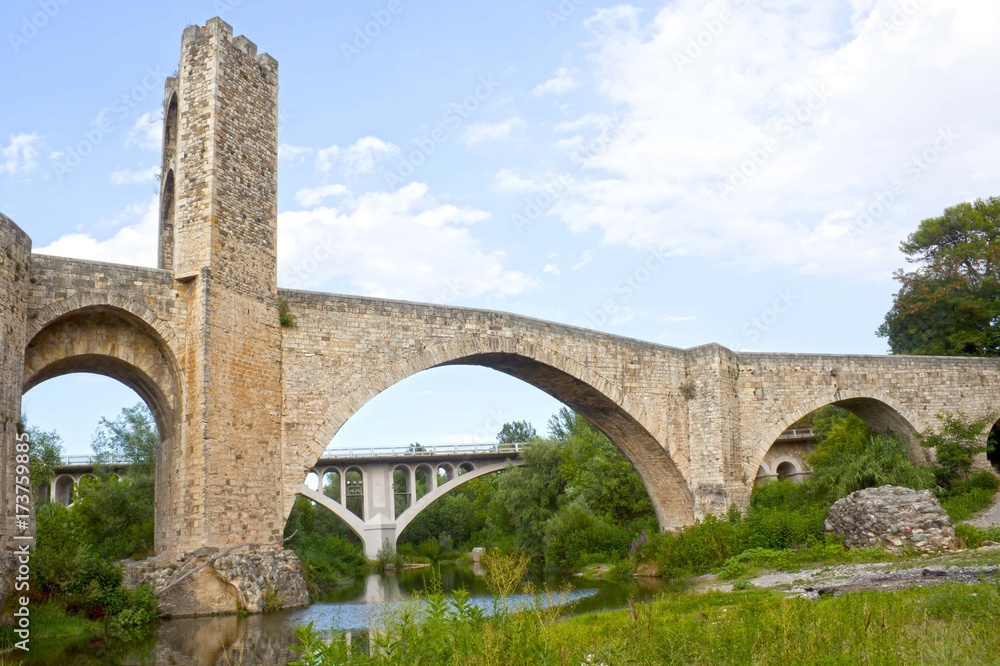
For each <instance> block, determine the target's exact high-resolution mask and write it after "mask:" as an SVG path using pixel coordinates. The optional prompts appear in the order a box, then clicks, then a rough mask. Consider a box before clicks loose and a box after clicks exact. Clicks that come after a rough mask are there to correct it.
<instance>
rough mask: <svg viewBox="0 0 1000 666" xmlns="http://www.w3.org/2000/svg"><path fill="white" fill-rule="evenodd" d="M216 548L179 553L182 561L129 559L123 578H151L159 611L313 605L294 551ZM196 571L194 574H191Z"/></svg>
mask: <svg viewBox="0 0 1000 666" xmlns="http://www.w3.org/2000/svg"><path fill="white" fill-rule="evenodd" d="M211 551H212V552H211V553H210V552H207V551H205V550H201V551H195V552H191V553H187V554H186V555H185V556H184V557H182V558H179V560H180V561H181V562H182V564H181V565H180V566H178V565H177V564H176V563H172V562H170V563H164V562H159V561H157V560H156V559H155V558H151V559H150V560H143V561H135V562H127V563H126V562H123V563H122V564H124V565H125V569H124V574H125V575H124V580H123V583H124V584H125V585H127V586H129V587H135V586H137V585H140V584H142V583H150V584H151V585H152V586H153V589H155V590H156V593H157V604H158V608H157V610H158V612H159V613H160V614H161V615H169V616H171V617H194V616H201V615H218V614H228V613H237V612H240V611H245V612H247V613H262V612H266V611H270V610H277V609H279V608H294V607H297V606H307V605H309V591H308V589H307V588H306V582H305V579H304V578H303V577H302V566H301V564H300V562H299V558H298V556H296V554H295V552H294V551H291V550H281V549H275V548H267V549H262V550H254V551H250V552H233V553H229V554H226V555H221V556H220V555H219V554H218V552H217V551H216V550H215V549H211ZM202 565H204V566H202ZM199 567H201V568H200V569H199ZM195 570H197V571H195ZM192 571H194V572H195V573H194V574H193V575H191V576H188V577H185V576H186V574H187V573H188V572H192ZM171 584H173V586H172V587H170V588H169V589H166V588H167V586H169V585H171Z"/></svg>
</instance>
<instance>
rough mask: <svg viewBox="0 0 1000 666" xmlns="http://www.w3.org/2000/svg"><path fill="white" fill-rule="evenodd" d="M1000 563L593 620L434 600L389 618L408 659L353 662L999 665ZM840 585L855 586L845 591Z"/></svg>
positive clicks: (319, 660)
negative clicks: (491, 611) (417, 612)
mask: <svg viewBox="0 0 1000 666" xmlns="http://www.w3.org/2000/svg"><path fill="white" fill-rule="evenodd" d="M998 561H1000V549H995V548H989V549H983V550H979V551H967V552H964V553H952V554H948V555H944V556H940V557H929V558H913V559H907V560H900V561H896V562H889V563H875V564H853V565H840V564H838V565H831V566H828V567H822V568H819V569H805V570H802V571H799V572H794V573H791V572H764V571H761V572H758V573H757V574H756V575H755V576H754V577H753V578H750V579H743V581H737V584H736V587H737V588H739V587H741V586H740V585H739V583H740V582H742V583H743V585H744V586H746V587H749V585H753V584H754V581H756V582H757V583H759V584H760V585H762V586H763V585H765V584H766V585H768V587H767V589H762V588H757V589H736V590H735V591H734V590H732V588H731V587H730V588H728V590H725V589H712V588H711V586H706V585H704V584H703V583H704V581H694V584H695V586H694V588H693V589H690V590H689V591H686V592H681V593H670V594H663V595H660V596H658V597H656V598H655V599H653V600H650V601H648V602H646V603H633V602H631V601H629V602H627V603H626V605H625V607H624V608H619V609H615V610H606V611H603V612H590V613H581V614H572V613H571V612H570V613H568V612H566V611H563V612H562V613H554V612H552V611H551V609H550V608H547V607H545V606H544V604H542V603H536V605H535V606H531V605H529V606H528V607H527V610H526V611H523V612H513V610H515V609H516V610H521V609H523V608H524V606H523V605H514V604H511V606H510V608H511V610H510V611H509V612H504V611H503V610H501V612H500V613H498V614H496V615H494V616H492V617H489V618H483V617H478V616H476V615H475V614H473V613H469V612H467V611H466V610H464V609H465V608H466V606H465V603H464V602H463V598H462V596H461V595H456V596H453V597H451V598H446V597H441V598H440V599H439V600H438V601H437V602H435V603H437V606H435V607H436V608H439V609H440V610H439V611H437V612H436V613H431V614H429V615H426V616H424V617H423V618H422V619H421V620H420V622H417V621H416V620H415V619H414V618H413V617H410V616H406V615H400V616H398V617H397V616H394V615H392V614H391V613H390V614H389V615H388V617H387V618H385V619H386V621H385V623H384V624H382V625H379V627H378V628H377V629H376V631H375V634H374V635H375V636H377V637H378V640H379V646H380V648H381V649H387V650H391V652H392V653H393V654H395V655H404V656H405V659H404V660H402V661H391V660H388V661H387V660H384V659H379V658H377V657H376V658H372V659H370V660H369V659H368V658H367V657H364V656H363V655H361V656H357V657H356V658H355V660H354V661H352V662H351V663H358V664H368V663H371V664H383V663H385V664H388V663H413V664H419V663H428V664H430V663H434V664H506V665H510V666H513V665H515V664H573V665H574V666H575V665H576V664H608V665H610V664H620V663H628V664H651V665H652V664H665V663H697V664H747V663H760V664H789V663H809V664H857V663H872V664H897V663H904V664H905V663H921V664H949V665H954V664H986V663H996V659H997V655H1000V632H997V631H996V627H997V626H998V624H1000V583H998V582H997V568H998V567H997V562H998ZM768 576H771V577H772V578H770V579H768ZM789 579H790V580H789ZM835 580H839V581H841V582H842V583H843V585H841V586H840V587H839V588H838V587H837V586H836V585H834V584H832V583H833V582H834V581H835ZM821 581H823V582H825V584H826V587H825V588H822V589H823V592H822V593H820V590H818V589H815V588H814V589H813V591H814V592H816V594H808V593H798V592H797V591H796V590H794V589H792V588H793V587H795V586H800V587H801V588H802V589H801V590H800V592H808V591H807V590H806V589H805V588H806V587H810V582H811V583H819V582H821ZM954 581H963V582H954ZM887 583H888V584H887ZM720 584H722V585H729V586H732V585H733V583H732V582H724V583H720ZM900 588H901V589H900ZM886 590H888V591H886ZM543 598H544V595H541V596H539V597H536V601H538V602H540V601H541V600H542V599H543ZM499 603H500V605H501V607H503V605H504V604H503V602H502V601H501V602H499ZM432 605H433V604H432ZM299 635H300V638H302V640H303V643H304V644H305V645H306V646H307V647H306V649H307V655H309V656H310V658H314V659H315V661H308V660H307V663H315V664H335V663H342V660H343V657H344V655H345V654H347V653H346V652H345V650H348V649H349V648H347V646H346V645H345V644H344V641H343V640H342V639H341V638H339V637H335V638H334V639H333V641H332V644H331V645H327V644H326V643H325V639H321V637H320V635H319V633H318V632H302V631H300V632H299ZM338 660H339V661H338Z"/></svg>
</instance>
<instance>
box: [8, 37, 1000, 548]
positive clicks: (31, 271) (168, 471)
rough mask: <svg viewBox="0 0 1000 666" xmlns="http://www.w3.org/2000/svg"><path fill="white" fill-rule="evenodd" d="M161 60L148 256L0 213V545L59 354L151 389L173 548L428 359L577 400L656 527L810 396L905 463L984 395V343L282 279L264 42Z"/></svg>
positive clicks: (233, 515) (736, 467)
mask: <svg viewBox="0 0 1000 666" xmlns="http://www.w3.org/2000/svg"><path fill="white" fill-rule="evenodd" d="M178 72H179V73H178V76H177V77H176V78H171V79H168V80H167V81H166V86H165V97H164V107H163V108H164V117H165V123H164V139H163V162H162V164H163V167H162V168H163V177H162V180H161V182H162V193H161V202H162V205H161V221H160V233H159V238H158V239H157V242H158V246H159V266H158V268H138V267H134V266H121V265H112V264H107V263H100V262H92V261H80V260H74V259H61V258H56V257H50V256H43V255H39V254H34V253H32V252H31V240H30V238H29V235H28V234H27V233H25V232H24V231H22V230H21V229H20V228H19V227H18V226H16V225H15V224H14V223H13V222H12V221H11V220H9V219H7V218H6V217H0V245H2V247H3V250H2V252H0V312H2V313H3V314H2V326H0V428H2V437H3V439H2V453H3V455H2V459H0V465H2V469H0V476H2V479H3V483H2V484H0V494H2V496H0V505H2V506H3V507H4V509H3V510H4V511H5V514H4V520H3V536H4V537H5V541H6V542H7V543H8V544H9V543H11V541H10V538H11V536H12V535H13V534H14V532H15V524H14V522H13V521H14V513H15V510H16V509H15V499H16V498H15V497H14V496H13V494H14V493H15V490H14V488H15V486H14V479H15V477H16V476H17V474H18V469H17V465H18V464H19V463H18V460H17V458H16V428H17V422H18V419H19V414H20V406H21V404H20V403H21V395H22V393H23V392H24V391H27V390H28V389H30V388H31V387H33V386H35V385H37V384H38V383H40V382H43V381H45V380H47V379H51V378H53V377H57V376H60V375H64V374H67V373H72V372H95V373H100V374H103V375H107V376H109V377H113V378H115V379H118V380H120V381H122V382H123V383H125V384H126V385H128V386H130V387H131V388H133V389H135V391H136V392H138V394H139V395H140V396H142V398H143V400H145V401H146V403H147V404H148V405H149V407H150V409H151V410H152V412H153V414H154V416H155V418H156V423H157V426H158V428H159V432H160V437H161V440H162V444H161V446H160V450H159V453H158V459H157V484H156V494H157V515H156V551H157V553H158V554H160V556H161V557H163V558H168V559H169V558H177V557H178V556H180V555H182V554H184V553H187V552H190V551H193V550H195V549H198V548H201V547H205V546H209V547H215V548H225V547H229V546H235V545H238V544H243V543H246V542H253V543H267V542H273V541H275V540H277V539H280V537H281V532H282V529H283V526H284V524H285V521H286V519H287V517H288V514H289V512H290V510H291V508H292V504H293V502H294V499H295V496H296V495H297V494H299V493H300V492H302V483H303V480H304V478H305V476H306V474H307V473H308V472H309V470H312V469H314V468H316V465H317V461H318V460H319V459H320V457H321V456H322V454H323V452H324V450H325V449H326V447H327V445H328V444H329V443H330V441H331V439H332V438H333V436H334V435H335V434H336V433H337V431H338V430H339V429H340V428H341V427H342V426H343V424H344V423H345V422H346V421H347V420H348V419H349V418H350V417H351V416H352V415H353V414H354V413H356V412H357V411H358V409H360V408H361V407H362V406H363V405H365V404H366V403H367V402H368V401H369V400H371V399H372V398H373V397H375V396H376V395H378V394H379V393H380V392H381V391H383V390H385V389H386V388H388V387H390V386H392V385H394V384H395V383H397V382H400V381H402V380H404V379H406V378H407V377H411V376H413V375H414V374H416V373H418V372H422V371H424V370H427V369H429V368H435V367H440V366H446V365H477V366H483V367H487V368H492V369H494V370H497V371H499V372H503V373H506V374H508V375H511V376H513V377H516V378H518V379H521V380H523V381H525V382H528V383H529V384H531V385H533V386H535V387H538V388H539V389H541V390H543V391H545V392H547V393H548V394H550V395H552V396H553V397H554V398H556V399H557V400H559V401H561V402H563V403H564V404H566V405H567V406H569V407H570V408H572V409H573V410H575V411H577V412H579V413H580V414H582V415H583V416H585V417H586V418H587V419H589V420H590V421H591V422H592V423H593V424H594V425H595V426H596V427H597V428H599V429H600V430H601V431H602V432H604V433H605V434H606V435H607V436H608V437H609V438H610V439H611V440H612V441H613V442H614V443H615V444H616V445H617V446H618V447H619V448H620V449H621V450H622V451H623V452H624V454H625V455H626V456H627V457H628V458H629V460H630V461H631V462H632V464H633V465H634V466H635V468H636V470H637V472H638V473H639V476H640V477H641V478H642V481H643V483H644V484H645V487H646V490H647V491H648V493H649V496H650V498H651V499H652V502H653V505H654V507H655V509H656V514H657V517H658V519H659V522H660V525H661V526H662V527H663V528H672V527H678V526H681V525H686V524H690V523H692V522H693V521H695V520H696V519H698V518H700V517H703V516H705V515H707V514H709V513H720V512H723V511H725V510H726V509H727V508H728V507H730V506H736V507H739V508H741V509H742V508H745V507H746V506H747V503H748V500H749V496H750V491H751V488H752V486H753V482H754V479H755V477H756V476H757V472H758V469H759V468H760V466H761V461H762V460H764V458H765V456H766V454H767V453H768V450H769V449H770V447H771V446H772V444H773V443H774V442H775V440H776V439H777V438H778V436H779V435H780V434H781V433H782V432H784V431H785V430H786V429H787V428H789V427H790V426H791V425H792V424H793V423H795V422H797V421H798V420H799V419H801V418H802V417H803V416H805V415H807V414H809V413H810V412H812V411H813V410H816V409H818V408H819V407H822V406H824V405H828V404H837V405H840V406H842V407H844V408H845V409H848V410H850V411H852V412H854V413H856V414H858V415H859V416H860V417H861V418H863V419H865V420H866V421H867V422H868V423H869V424H871V425H872V426H873V427H874V428H875V430H877V431H879V432H890V431H891V432H895V433H898V434H899V435H901V436H903V437H905V438H906V439H907V440H908V441H909V442H910V444H911V450H912V454H913V457H914V458H915V459H920V460H926V455H927V454H926V451H924V450H922V449H921V447H920V446H919V445H918V444H917V440H916V437H917V435H918V434H920V433H921V432H924V431H926V430H927V429H929V428H934V427H935V426H936V425H937V424H938V423H939V419H940V417H941V415H942V414H945V413H955V412H958V411H964V412H966V413H968V414H969V415H971V416H974V417H981V416H984V415H987V414H992V413H993V412H994V410H995V409H996V408H997V406H998V405H1000V360H997V359H974V358H926V357H909V356H897V357H884V356H831V355H821V354H762V353H738V352H735V351H732V350H729V349H726V348H724V347H721V346H719V345H715V344H712V345H705V346H702V347H696V348H694V349H677V348H673V347H666V346H662V345H657V344H652V343H649V342H643V341H640V340H632V339H628V338H622V337H618V336H614V335H608V334H605V333H600V332H597V331H591V330H583V329H579V328H574V327H571V326H565V325H562V324H556V323H552V322H546V321H539V320H536V319H530V318H527V317H520V316H517V315H514V314H508V313H502V312H491V311H484V310H475V309H466V308H458V307H444V306H440V305H428V304H421V303H408V302H399V301H387V300H379V299H374V298H363V297H357V296H344V295H336V294H321V293H312V292H305V291H291V290H283V289H278V286H277V262H276V237H277V198H276V192H277V159H278V139H277V126H278V115H277V109H278V105H277V82H278V66H277V62H276V61H275V60H274V59H273V58H271V57H270V56H267V55H258V54H257V48H256V46H255V45H254V44H253V43H252V42H250V41H249V40H247V39H246V38H244V37H236V38H234V37H233V35H232V29H231V28H230V27H229V26H228V25H227V24H226V23H224V22H223V21H221V20H219V19H212V20H210V21H208V22H207V24H206V25H204V26H190V27H189V28H187V29H186V30H185V31H184V35H183V39H182V51H181V63H180V67H179V70H178ZM21 222H22V223H23V224H25V225H26V226H27V228H28V229H32V228H35V229H36V230H37V224H38V223H37V222H35V221H32V220H30V219H29V220H21ZM283 313H284V314H286V315H291V318H294V323H293V322H292V321H290V318H289V317H288V316H285V317H284V320H285V321H284V323H286V324H292V325H287V326H283V325H282V323H281V321H280V320H281V319H282V314H283ZM371 492H372V493H374V491H371ZM372 501H373V502H374V494H373V495H372ZM375 508H376V507H375V506H374V504H373V506H372V510H373V511H374V510H375Z"/></svg>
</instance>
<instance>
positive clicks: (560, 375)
mask: <svg viewBox="0 0 1000 666" xmlns="http://www.w3.org/2000/svg"><path fill="white" fill-rule="evenodd" d="M484 348H485V349H484ZM448 365H476V366H481V367H486V368H491V369H493V370H497V371H499V372H503V373H505V374H508V375H510V376H512V377H515V378H517V379H520V380H522V381H524V382H526V383H528V384H531V385H532V386H534V387H536V388H538V389H540V390H542V391H545V392H546V393H548V394H549V395H551V396H552V397H554V398H556V399H557V400H559V401H560V402H562V403H564V404H566V405H567V406H569V407H570V408H571V409H573V410H574V411H576V412H577V413H579V414H581V415H583V416H584V417H585V418H587V420H589V421H590V422H591V423H593V424H594V426H595V427H596V428H598V429H599V430H600V431H601V432H603V433H604V434H605V435H607V437H608V438H609V439H610V440H611V441H612V442H614V443H615V445H616V446H617V447H618V448H619V449H620V450H621V451H622V452H623V453H624V454H625V456H626V457H627V458H628V459H629V461H630V462H631V463H632V465H633V466H634V467H635V469H636V471H637V472H638V473H639V476H640V478H641V479H642V481H643V484H644V485H645V487H646V492H647V493H648V495H649V497H650V499H651V501H652V503H653V507H654V509H655V511H656V515H657V519H658V520H659V523H660V526H661V527H662V528H669V527H680V526H682V525H688V524H691V523H692V522H694V498H693V495H692V493H691V490H690V488H689V487H688V485H687V482H686V481H685V479H684V477H683V475H682V473H681V471H680V469H679V468H678V466H677V464H676V463H675V461H674V460H673V458H672V457H671V456H670V454H669V453H668V452H667V451H666V450H665V449H664V447H663V446H662V445H661V444H660V442H659V441H658V440H657V438H656V437H655V436H654V434H653V433H654V432H656V428H655V427H654V426H653V425H652V423H651V420H650V419H649V418H648V416H647V414H646V412H645V410H644V409H643V408H642V406H641V405H638V404H636V403H634V402H633V401H632V400H631V399H630V398H629V396H628V395H626V394H625V393H624V391H623V390H622V389H621V388H620V387H619V386H618V385H617V384H615V383H614V382H612V381H610V380H608V379H607V378H606V377H604V376H602V375H601V374H600V373H598V372H596V371H595V370H593V369H592V368H591V367H589V366H587V365H585V364H583V363H580V362H578V361H575V360H573V359H571V358H569V357H568V356H566V355H564V354H561V353H557V352H555V351H553V350H551V349H548V348H546V347H543V346H541V345H538V344H535V343H533V342H530V341H526V340H524V339H522V338H517V337H501V338H496V339H490V340H478V339H474V338H471V337H470V338H467V339H462V340H456V341H454V342H451V343H448V344H444V345H441V346H437V347H433V348H424V349H422V350H420V351H418V352H416V353H414V354H413V355H412V356H410V357H409V358H407V359H404V360H400V361H398V362H396V363H394V364H392V365H391V366H389V367H388V368H387V369H385V370H384V371H383V372H382V373H380V374H378V375H375V376H373V377H371V378H370V379H369V380H367V381H365V382H364V383H362V384H360V385H358V386H357V387H356V388H355V389H354V390H353V391H349V392H346V394H345V395H344V397H343V398H342V399H340V400H338V401H337V402H336V403H335V404H334V405H333V406H331V408H330V411H329V413H328V416H327V417H326V419H325V420H324V421H323V422H322V423H321V425H320V426H319V427H318V428H317V429H316V431H315V434H314V435H313V437H312V440H311V441H310V442H308V444H307V446H305V447H303V449H304V450H303V451H302V453H301V454H300V455H302V456H304V457H303V458H301V459H299V460H297V461H290V462H291V464H292V465H294V469H308V468H309V467H311V466H312V465H313V464H314V463H315V461H316V460H318V459H319V457H320V456H321V454H322V453H323V451H324V450H325V449H326V447H327V445H328V444H329V442H330V441H331V440H332V439H333V437H334V435H336V433H337V431H338V430H340V428H341V426H343V424H344V423H345V422H346V421H347V419H349V418H350V417H351V416H353V415H354V414H355V413H356V412H357V411H358V410H359V409H360V408H361V407H362V406H364V405H365V404H366V403H367V402H368V401H369V400H371V399H372V398H374V397H375V396H377V395H378V394H379V393H381V392H382V391H384V390H385V389H387V388H389V387H390V386H392V385H394V384H396V383H397V382H400V381H402V380H404V379H406V378H408V377H410V376H412V375H415V374H417V373H418V372H422V371H424V370H428V369H430V368H435V367H441V366H448ZM289 511H291V503H289V504H288V505H287V506H286V509H285V513H286V517H287V514H288V512H289Z"/></svg>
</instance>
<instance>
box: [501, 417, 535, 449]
mask: <svg viewBox="0 0 1000 666" xmlns="http://www.w3.org/2000/svg"><path fill="white" fill-rule="evenodd" d="M537 436H538V433H537V432H535V427H534V426H532V425H531V424H530V423H528V422H527V421H511V422H509V423H504V424H503V427H502V428H500V432H498V433H497V442H499V443H500V444H524V443H525V442H530V441H531V440H533V439H534V438H535V437H537Z"/></svg>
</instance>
